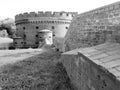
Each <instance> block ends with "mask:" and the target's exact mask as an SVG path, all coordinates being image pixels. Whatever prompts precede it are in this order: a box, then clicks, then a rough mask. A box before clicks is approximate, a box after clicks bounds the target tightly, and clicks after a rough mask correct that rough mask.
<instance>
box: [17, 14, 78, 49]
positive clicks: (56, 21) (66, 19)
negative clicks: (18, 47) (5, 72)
mask: <svg viewBox="0 0 120 90" xmlns="http://www.w3.org/2000/svg"><path fill="white" fill-rule="evenodd" d="M76 14H77V13H75V12H37V13H36V12H30V13H23V14H18V15H16V16H15V23H16V27H17V32H16V35H17V36H18V37H22V38H23V39H24V42H23V46H24V47H37V46H38V44H37V43H38V42H37V41H36V38H37V34H38V33H37V32H39V31H40V30H43V29H48V30H51V31H53V33H54V35H55V36H54V38H55V39H61V38H62V41H63V38H64V36H65V34H66V32H67V30H68V28H69V25H70V23H71V20H72V18H73V17H74V16H75V15H76ZM56 47H58V46H56ZM58 48H59V47H58Z"/></svg>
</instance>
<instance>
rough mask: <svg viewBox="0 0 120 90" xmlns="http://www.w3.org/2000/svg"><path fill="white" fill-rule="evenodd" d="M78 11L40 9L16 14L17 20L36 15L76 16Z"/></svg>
mask: <svg viewBox="0 0 120 90" xmlns="http://www.w3.org/2000/svg"><path fill="white" fill-rule="evenodd" d="M77 14H78V13H77V12H64V11H62V12H50V11H46V12H43V11H39V12H30V13H28V12H25V13H23V14H18V15H16V16H15V20H21V19H27V18H30V17H32V18H34V17H63V18H69V17H74V16H76V15H77Z"/></svg>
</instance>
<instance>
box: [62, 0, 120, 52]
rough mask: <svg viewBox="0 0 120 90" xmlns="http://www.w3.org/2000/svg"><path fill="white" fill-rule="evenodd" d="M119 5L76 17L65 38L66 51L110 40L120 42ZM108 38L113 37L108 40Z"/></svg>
mask: <svg viewBox="0 0 120 90" xmlns="http://www.w3.org/2000/svg"><path fill="white" fill-rule="evenodd" d="M119 4H120V2H118V3H115V4H112V5H108V6H105V7H101V8H98V9H96V10H92V11H89V12H86V13H83V14H79V15H78V16H76V17H74V18H73V20H72V23H71V24H70V27H69V30H68V32H67V34H66V36H65V41H64V46H65V47H64V49H65V51H66V50H72V49H75V48H79V47H90V46H95V45H98V44H102V43H104V42H106V41H108V39H109V38H112V39H111V40H112V41H117V42H119V37H120V35H119V34H118V33H119V32H120V26H119V24H120V12H119V11H120V5H119ZM116 6H118V7H116ZM108 36H111V37H109V38H107V37H108Z"/></svg>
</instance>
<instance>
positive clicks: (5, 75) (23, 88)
mask: <svg viewBox="0 0 120 90" xmlns="http://www.w3.org/2000/svg"><path fill="white" fill-rule="evenodd" d="M60 56H61V54H60V53H59V52H54V51H46V52H44V53H42V54H39V55H36V56H33V57H30V58H28V59H25V60H23V61H19V62H17V63H14V64H8V65H5V66H3V67H1V70H0V87H1V88H2V90H74V88H73V86H72V84H71V81H70V79H69V77H68V76H67V73H66V71H65V69H64V67H63V65H62V63H60V62H59V59H60Z"/></svg>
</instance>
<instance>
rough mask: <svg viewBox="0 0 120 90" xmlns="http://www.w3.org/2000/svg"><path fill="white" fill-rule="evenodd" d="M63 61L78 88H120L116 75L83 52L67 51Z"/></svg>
mask: <svg viewBox="0 0 120 90" xmlns="http://www.w3.org/2000/svg"><path fill="white" fill-rule="evenodd" d="M62 63H63V64H64V66H65V68H66V70H67V73H68V75H69V77H70V79H71V80H72V83H73V84H74V85H75V86H76V87H77V89H78V90H120V81H118V80H117V79H116V78H115V76H114V75H112V74H111V73H109V72H108V71H107V70H105V69H104V68H102V67H101V66H99V65H97V64H95V63H93V62H92V61H91V60H89V59H88V58H87V57H85V56H84V55H83V54H80V53H79V54H77V53H73V51H72V52H68V53H65V54H63V55H62Z"/></svg>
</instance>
